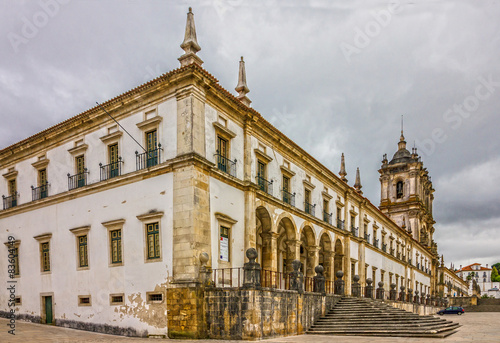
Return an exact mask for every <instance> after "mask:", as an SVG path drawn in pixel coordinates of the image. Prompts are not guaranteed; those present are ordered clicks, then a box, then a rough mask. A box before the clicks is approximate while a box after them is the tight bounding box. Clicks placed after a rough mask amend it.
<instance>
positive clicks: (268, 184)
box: [255, 175, 273, 195]
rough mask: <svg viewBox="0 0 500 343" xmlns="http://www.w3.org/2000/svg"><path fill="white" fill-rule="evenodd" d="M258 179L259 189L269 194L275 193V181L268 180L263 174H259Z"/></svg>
mask: <svg viewBox="0 0 500 343" xmlns="http://www.w3.org/2000/svg"><path fill="white" fill-rule="evenodd" d="M255 179H256V181H257V185H258V186H259V189H260V190H261V191H263V192H266V193H267V194H269V195H273V181H272V180H271V181H267V180H266V179H265V178H263V177H262V176H259V175H257V176H256V177H255Z"/></svg>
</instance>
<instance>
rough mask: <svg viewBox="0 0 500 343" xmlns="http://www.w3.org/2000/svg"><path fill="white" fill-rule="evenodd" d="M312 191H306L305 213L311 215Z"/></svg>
mask: <svg viewBox="0 0 500 343" xmlns="http://www.w3.org/2000/svg"><path fill="white" fill-rule="evenodd" d="M311 207H312V206H311V191H310V190H309V189H305V190H304V211H305V212H306V213H309V214H311Z"/></svg>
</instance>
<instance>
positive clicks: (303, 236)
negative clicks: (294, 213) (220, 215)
mask: <svg viewBox="0 0 500 343" xmlns="http://www.w3.org/2000/svg"><path fill="white" fill-rule="evenodd" d="M300 242H301V244H300V262H302V272H303V273H304V276H306V277H314V267H316V265H317V264H318V250H319V249H318V246H317V245H316V235H315V234H314V230H313V229H312V226H309V225H304V226H303V227H302V230H301V231H300Z"/></svg>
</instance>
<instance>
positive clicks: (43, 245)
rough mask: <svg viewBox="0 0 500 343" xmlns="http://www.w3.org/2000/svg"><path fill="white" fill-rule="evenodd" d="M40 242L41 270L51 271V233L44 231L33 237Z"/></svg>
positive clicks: (43, 271)
mask: <svg viewBox="0 0 500 343" xmlns="http://www.w3.org/2000/svg"><path fill="white" fill-rule="evenodd" d="M33 238H34V239H36V240H37V241H38V243H39V244H40V271H41V272H42V273H50V270H51V268H50V239H51V238H52V234H51V233H44V234H41V235H38V236H35V237H33Z"/></svg>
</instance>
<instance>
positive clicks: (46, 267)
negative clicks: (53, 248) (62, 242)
mask: <svg viewBox="0 0 500 343" xmlns="http://www.w3.org/2000/svg"><path fill="white" fill-rule="evenodd" d="M41 249H42V272H49V271H50V245H49V242H46V243H42V246H41Z"/></svg>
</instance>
